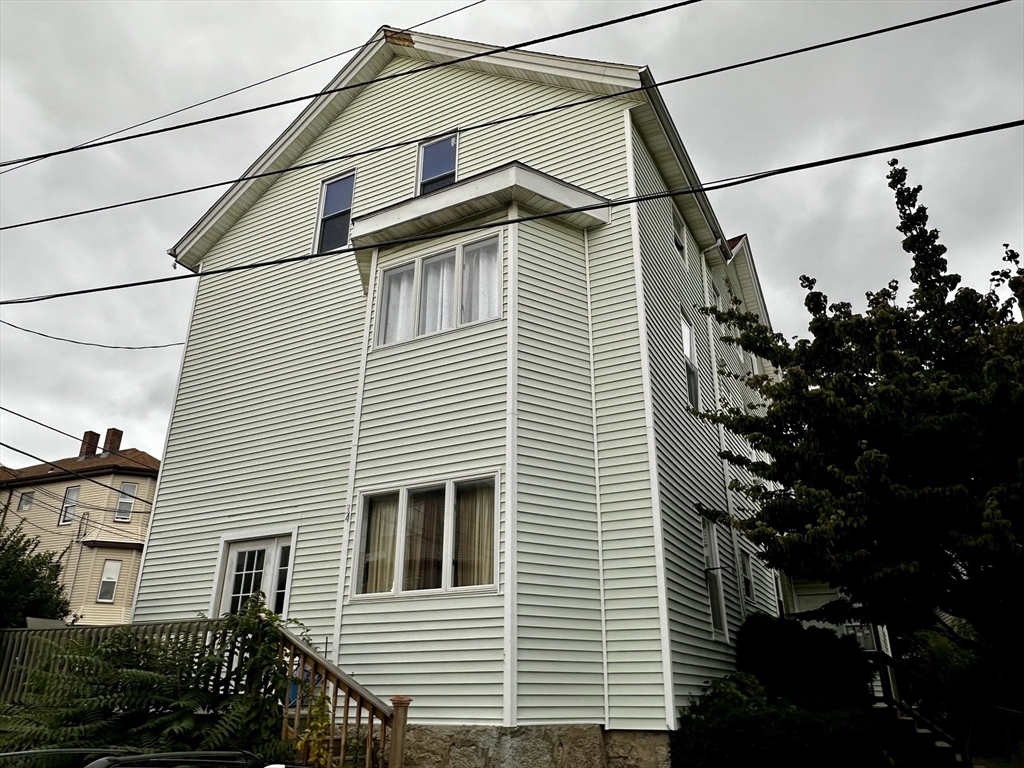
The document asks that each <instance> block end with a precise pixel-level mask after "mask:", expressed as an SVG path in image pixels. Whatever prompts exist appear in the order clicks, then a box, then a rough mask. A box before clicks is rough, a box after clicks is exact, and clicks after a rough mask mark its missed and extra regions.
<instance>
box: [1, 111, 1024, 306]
mask: <svg viewBox="0 0 1024 768" xmlns="http://www.w3.org/2000/svg"><path fill="white" fill-rule="evenodd" d="M1021 126H1024V119H1022V120H1013V121H1010V122H1007V123H998V124H996V125H988V126H985V127H983V128H974V129H971V130H968V131H960V132H957V133H947V134H944V135H942V136H934V137H932V138H928V139H919V140H917V141H909V142H904V143H902V144H893V145H890V146H887V147H879V148H877V149H868V150H864V151H861V152H854V153H851V154H847V155H839V156H836V157H830V158H825V159H822V160H814V161H811V162H807V163H800V164H798V165H789V166H784V167H782V168H776V169H773V170H768V171H760V172H756V173H750V174H746V175H743V176H733V177H730V178H727V179H719V180H718V181H713V182H709V183H707V184H696V185H691V186H688V187H680V188H677V189H670V190H667V191H665V192H652V193H649V194H644V195H635V196H633V197H623V198H619V199H618V200H609V201H607V202H603V203H594V204H592V205H583V206H578V207H575V208H563V209H561V210H558V211H550V212H548V213H537V214H533V215H530V216H520V217H519V218H515V219H505V220H503V221H495V222H488V223H486V224H476V225H473V226H468V227H459V228H456V229H448V230H445V231H444V232H436V233H430V234H425V235H414V236H412V237H403V238H398V239H396V240H388V241H385V242H380V243H375V244H374V245H373V246H372V247H374V248H390V247H393V246H396V245H405V244H407V243H419V242H424V241H426V240H436V239H438V238H441V237H447V236H449V235H458V234H463V233H468V232H479V231H481V230H487V229H495V228H497V227H504V226H507V225H509V224H518V223H523V222H528V221H537V220H539V219H550V218H553V217H555V216H564V215H565V214H567V213H577V212H582V211H591V210H598V209H602V208H616V207H618V206H621V205H630V204H632V203H641V202H646V201H650V200H660V199H663V198H666V197H678V196H681V195H692V194H697V193H701V192H715V191H717V190H720V189H726V188H728V187H736V186H740V185H742V184H749V183H750V182H753V181H760V180H762V179H767V178H770V177H772V176H781V175H783V174H787V173H795V172H797V171H804V170H808V169H810V168H820V167H822V166H826V165H834V164H836V163H843V162H847V161H849V160H857V159H860V158H863V157H871V156H872V155H881V154H888V153H890V152H899V151H902V150H904V149H914V148H916V147H923V146H927V145H929V144H939V143H941V142H945V141H952V140H954V139H963V138H967V137H969V136H979V135H981V134H985V133H992V132H994V131H1004V130H1007V129H1009V128H1019V127H1021ZM365 250H367V246H358V247H357V246H351V247H346V248H334V249H332V250H329V251H320V252H317V253H307V254H303V255H302V256H288V257H285V258H281V259H274V260H271V261H261V262H255V263H253V264H237V265H235V266H231V267H219V268H216V269H209V270H205V271H203V272H202V273H197V272H188V273H186V274H183V275H171V276H168V277H157V278H153V279H151V280H140V281H137V282H133V283H119V284H117V285H104V286H99V287H96V288H80V289H78V290H74V291H63V292H60V293H51V294H46V295H42V296H29V297H24V298H19V299H6V300H4V301H0V306H3V305H8V304H32V303H35V302H40V301H49V300H51V299H61V298H65V297H68V296H83V295H86V294H90V293H102V292H105V291H116V290H120V289H122V288H138V287H141V286H144V285H158V284H160V283H170V282H174V281H177V280H190V279H193V278H197V277H207V276H210V275H221V274H227V273H229V272H243V271H246V270H250V269H261V268H264V267H276V266H282V265H285V264H294V263H298V262H303V261H310V260H312V259H318V258H322V257H324V256H335V255H338V254H344V253H354V252H356V251H365Z"/></svg>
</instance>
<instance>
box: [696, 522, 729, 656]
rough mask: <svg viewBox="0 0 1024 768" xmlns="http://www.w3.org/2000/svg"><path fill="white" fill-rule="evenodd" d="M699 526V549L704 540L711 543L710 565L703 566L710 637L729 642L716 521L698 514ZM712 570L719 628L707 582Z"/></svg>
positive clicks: (727, 614)
mask: <svg viewBox="0 0 1024 768" xmlns="http://www.w3.org/2000/svg"><path fill="white" fill-rule="evenodd" d="M705 520H707V521H708V523H710V525H709V526H708V528H707V530H705V528H704V521H705ZM700 526H701V531H700V534H701V549H702V550H703V543H704V541H705V540H706V541H707V542H709V543H710V545H711V546H710V549H711V565H710V566H707V565H705V567H704V574H705V584H706V588H707V593H708V618H709V619H710V621H711V639H712V640H721V641H722V642H725V643H728V642H729V611H728V609H727V606H726V604H725V586H724V584H723V583H722V581H723V580H722V570H723V566H722V558H721V555H720V553H719V551H718V523H716V522H715V521H714V520H710V519H709V518H707V517H705V516H704V515H700ZM705 536H707V539H705ZM703 554H704V553H703V551H702V552H701V556H702V558H703ZM712 570H714V575H716V576H717V577H718V596H719V600H720V601H721V605H720V606H719V611H720V614H719V618H720V619H721V621H722V628H721V629H718V628H716V627H715V617H714V611H715V604H714V601H712V599H711V585H710V583H709V578H708V577H710V576H711V575H712V574H711V571H712Z"/></svg>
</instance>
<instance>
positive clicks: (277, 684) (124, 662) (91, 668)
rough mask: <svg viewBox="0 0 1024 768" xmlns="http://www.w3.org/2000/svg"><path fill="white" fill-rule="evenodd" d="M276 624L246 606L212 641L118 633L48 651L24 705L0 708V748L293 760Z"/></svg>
mask: <svg viewBox="0 0 1024 768" xmlns="http://www.w3.org/2000/svg"><path fill="white" fill-rule="evenodd" d="M280 621H281V620H280V617H279V616H277V615H276V614H274V613H272V612H270V611H269V610H268V609H267V608H266V606H264V605H263V604H262V602H260V601H258V600H250V601H249V603H248V604H247V605H246V606H245V608H244V610H243V611H242V612H241V613H238V614H235V615H232V616H228V617H226V619H225V622H224V624H223V625H222V626H221V627H220V628H219V629H218V631H217V635H218V637H217V641H216V642H211V643H208V642H207V639H206V637H205V636H197V635H181V636H178V637H176V638H173V639H164V640H151V639H146V638H140V637H138V636H137V635H136V634H135V633H133V632H132V630H131V628H129V627H125V628H123V629H121V630H118V631H116V632H114V634H113V635H111V636H110V637H109V638H107V639H105V640H103V641H102V642H100V643H98V644H96V645H91V644H89V643H87V642H75V641H72V642H70V643H68V644H67V645H65V646H56V645H54V644H51V648H50V652H51V653H53V654H54V655H55V656H56V661H57V664H56V665H55V666H54V667H53V668H52V671H39V672H36V673H34V674H33V675H32V676H31V677H30V678H29V683H28V689H27V691H26V695H25V700H24V701H23V702H21V703H19V704H17V705H13V706H7V707H5V708H3V709H2V710H0V751H13V750H25V749H50V748H70V747H86V748H91V747H97V748H129V749H133V750H139V751H145V752H167V751H177V750H192V749H248V750H251V751H253V752H256V753H257V754H258V755H259V756H260V757H261V758H263V759H264V760H266V761H281V762H292V761H294V758H295V748H294V746H293V745H292V744H291V743H290V742H288V741H285V740H283V739H281V737H280V734H281V718H282V712H281V702H283V701H284V699H285V696H286V695H287V691H288V686H289V684H290V682H291V678H290V675H289V670H288V669H287V667H286V665H285V663H284V661H283V660H282V659H281V658H280V656H279V654H278V647H279V643H280V637H281V636H280V630H279V627H280Z"/></svg>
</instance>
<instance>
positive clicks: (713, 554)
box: [701, 517, 725, 634]
mask: <svg viewBox="0 0 1024 768" xmlns="http://www.w3.org/2000/svg"><path fill="white" fill-rule="evenodd" d="M701 534H702V539H703V543H704V577H705V581H706V583H707V588H708V602H709V604H710V607H711V628H712V629H713V630H714V631H715V632H720V633H722V634H725V602H724V600H723V596H722V571H721V568H720V567H719V563H718V542H717V541H716V540H715V524H714V523H713V522H711V520H709V519H708V518H706V517H701Z"/></svg>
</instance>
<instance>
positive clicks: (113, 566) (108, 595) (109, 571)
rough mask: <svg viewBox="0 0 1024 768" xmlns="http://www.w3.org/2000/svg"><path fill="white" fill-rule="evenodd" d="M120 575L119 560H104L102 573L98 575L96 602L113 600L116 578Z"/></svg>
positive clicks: (110, 601)
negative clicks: (98, 586) (98, 589)
mask: <svg viewBox="0 0 1024 768" xmlns="http://www.w3.org/2000/svg"><path fill="white" fill-rule="evenodd" d="M120 575H121V561H120V560H104V561H103V573H102V575H101V576H100V591H99V593H98V594H97V595H96V602H97V603H112V602H114V592H116V591H117V579H118V577H119V576H120Z"/></svg>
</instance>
